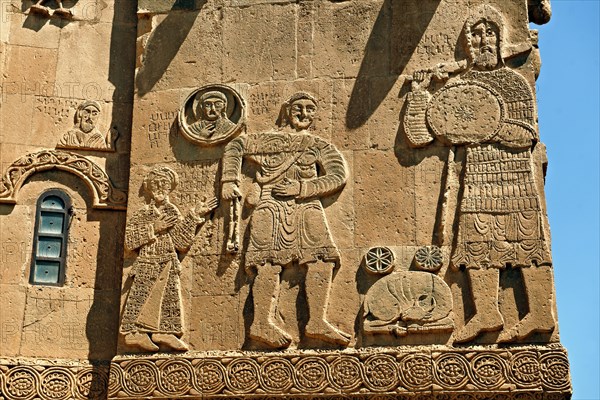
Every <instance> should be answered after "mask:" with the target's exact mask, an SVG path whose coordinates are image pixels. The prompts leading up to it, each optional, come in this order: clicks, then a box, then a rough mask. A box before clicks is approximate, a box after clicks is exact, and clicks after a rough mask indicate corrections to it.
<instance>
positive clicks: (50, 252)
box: [37, 236, 62, 258]
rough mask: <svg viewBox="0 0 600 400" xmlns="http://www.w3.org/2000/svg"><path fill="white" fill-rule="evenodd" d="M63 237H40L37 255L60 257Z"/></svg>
mask: <svg viewBox="0 0 600 400" xmlns="http://www.w3.org/2000/svg"><path fill="white" fill-rule="evenodd" d="M61 249H62V239H61V238H54V237H43V236H42V237H39V238H38V247H37V255H38V257H56V258H58V257H60V250H61Z"/></svg>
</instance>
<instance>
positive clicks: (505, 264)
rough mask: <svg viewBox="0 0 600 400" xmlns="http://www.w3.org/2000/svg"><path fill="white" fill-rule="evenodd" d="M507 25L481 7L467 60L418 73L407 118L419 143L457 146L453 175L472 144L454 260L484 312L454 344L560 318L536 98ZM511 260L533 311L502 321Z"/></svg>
mask: <svg viewBox="0 0 600 400" xmlns="http://www.w3.org/2000/svg"><path fill="white" fill-rule="evenodd" d="M504 25H505V24H504V18H503V16H502V15H501V14H500V13H499V12H498V11H497V10H495V9H494V8H492V7H490V6H487V5H486V6H480V7H479V8H477V9H476V10H474V11H473V13H472V15H471V17H470V18H469V19H468V20H467V22H466V24H465V28H464V33H465V39H466V40H465V41H466V48H467V54H468V55H469V59H468V60H467V61H466V62H458V63H450V64H447V65H444V64H441V65H437V66H436V67H434V68H433V69H432V70H428V71H419V72H417V73H415V74H414V76H413V81H412V92H411V93H410V94H409V96H408V106H407V112H406V115H405V119H404V124H405V131H406V133H407V137H408V139H409V141H410V143H411V144H412V145H413V146H415V147H420V146H424V145H427V144H429V143H431V142H432V141H434V140H439V141H440V142H441V143H443V144H445V145H446V146H448V147H449V157H448V164H449V165H448V178H447V179H453V172H452V171H453V170H454V167H453V166H454V163H455V161H454V155H455V153H456V152H457V151H458V150H460V151H464V152H466V156H465V162H464V165H462V169H463V173H462V176H461V181H460V190H459V192H461V197H460V199H459V206H458V207H459V209H458V217H457V218H458V231H457V234H456V237H455V238H454V244H453V249H452V255H451V260H450V267H451V268H453V269H454V270H457V271H458V270H459V269H460V270H461V271H462V270H463V269H464V273H465V274H467V276H468V280H469V282H470V290H471V294H472V297H473V302H474V305H475V309H476V313H475V315H474V316H473V317H472V318H471V319H470V320H469V321H468V322H467V324H466V325H465V326H464V327H462V328H461V329H460V330H458V331H457V332H456V333H455V336H454V341H455V342H456V343H463V342H469V341H471V340H473V339H475V338H476V337H477V336H478V335H479V334H480V333H483V332H489V331H500V330H502V332H501V334H500V336H499V337H498V341H499V342H512V341H515V340H518V339H523V338H525V337H527V336H529V335H530V334H531V333H533V332H551V331H552V330H553V329H554V326H555V322H554V317H553V315H552V302H553V290H552V283H551V282H552V279H551V277H552V268H551V265H552V261H551V258H550V253H549V246H548V244H549V241H548V237H547V232H546V231H545V229H544V223H543V213H542V209H541V201H540V197H539V194H538V189H537V185H536V182H535V179H534V171H533V158H532V149H533V148H534V146H535V145H536V142H537V140H538V135H537V128H536V122H535V115H536V112H535V101H534V96H533V92H532V89H531V87H530V86H529V84H528V83H527V81H526V80H525V79H524V78H523V77H522V76H521V75H520V74H519V73H518V72H516V71H514V70H512V69H510V68H508V67H507V66H506V65H505V62H504V60H503V58H502V57H501V54H502V48H503V45H504V44H505V43H504V42H505V32H504V29H505V28H504ZM436 86H437V87H440V86H441V88H440V89H438V90H437V91H434V93H433V95H431V94H430V92H431V91H432V90H433V89H431V88H432V87H436ZM451 189H452V185H449V186H447V189H446V190H447V192H446V194H445V198H447V197H448V196H449V195H450V193H448V190H451ZM453 195H455V196H456V195H457V194H456V193H454V194H453ZM504 268H519V269H520V270H521V273H522V277H523V282H524V286H525V288H526V291H527V298H528V303H529V313H528V314H527V315H526V316H525V317H524V318H523V319H522V320H521V321H520V322H519V323H517V324H516V325H515V326H504V321H503V316H502V314H501V313H500V311H499V308H498V290H499V286H498V285H499V273H500V272H499V271H500V270H502V269H504Z"/></svg>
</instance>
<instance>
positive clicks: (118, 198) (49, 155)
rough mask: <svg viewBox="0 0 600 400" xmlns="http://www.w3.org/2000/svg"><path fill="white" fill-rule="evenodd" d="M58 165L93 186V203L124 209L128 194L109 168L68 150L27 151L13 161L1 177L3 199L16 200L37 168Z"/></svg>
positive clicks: (10, 201)
mask: <svg viewBox="0 0 600 400" xmlns="http://www.w3.org/2000/svg"><path fill="white" fill-rule="evenodd" d="M51 169H58V170H62V171H66V172H69V173H72V174H74V175H76V176H78V177H80V178H81V179H83V180H84V181H85V183H86V184H87V185H88V186H89V187H90V189H92V193H93V207H95V208H113V209H124V208H125V206H126V203H127V194H126V193H125V192H124V191H121V190H119V189H117V188H115V187H114V186H113V184H112V183H111V181H110V179H109V177H108V175H106V172H104V170H103V169H102V168H101V167H100V166H99V165H97V164H96V163H94V162H93V161H91V160H89V159H87V158H85V157H82V156H80V155H79V154H75V153H71V152H69V151H64V150H43V151H39V152H37V153H31V154H27V155H26V156H23V157H21V158H19V159H18V160H17V161H15V162H14V163H12V165H10V166H9V167H8V168H7V170H6V172H5V174H4V176H3V177H2V179H1V180H0V203H15V202H16V201H17V194H18V192H19V190H20V189H21V186H22V185H23V184H24V183H25V181H26V180H27V178H29V177H30V176H31V175H33V174H35V173H36V172H41V171H47V170H51Z"/></svg>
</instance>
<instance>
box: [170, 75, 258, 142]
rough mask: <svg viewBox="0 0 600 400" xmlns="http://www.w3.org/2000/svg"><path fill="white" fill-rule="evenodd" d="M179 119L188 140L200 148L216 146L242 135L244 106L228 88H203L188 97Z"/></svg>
mask: <svg viewBox="0 0 600 400" xmlns="http://www.w3.org/2000/svg"><path fill="white" fill-rule="evenodd" d="M177 118H178V121H179V127H180V130H181V133H182V134H183V136H184V137H185V138H186V139H188V140H190V141H191V142H193V143H195V144H199V145H201V146H215V145H218V144H221V143H223V142H226V141H228V140H230V139H232V138H233V137H235V136H236V135H237V134H239V133H240V132H241V130H242V129H243V127H244V123H245V118H246V110H245V103H244V100H243V99H242V97H241V96H240V95H239V94H238V93H237V92H236V91H235V90H233V89H232V88H230V87H229V86H225V85H209V86H204V87H202V88H200V89H197V90H195V91H193V92H192V93H191V94H190V95H189V96H188V97H187V99H186V100H185V101H184V103H183V106H182V107H181V109H180V110H179V114H178V116H177Z"/></svg>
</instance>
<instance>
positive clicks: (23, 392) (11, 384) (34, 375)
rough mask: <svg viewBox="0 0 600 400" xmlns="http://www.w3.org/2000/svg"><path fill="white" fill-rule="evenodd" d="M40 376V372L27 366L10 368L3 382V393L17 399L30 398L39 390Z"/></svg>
mask: <svg viewBox="0 0 600 400" xmlns="http://www.w3.org/2000/svg"><path fill="white" fill-rule="evenodd" d="M39 382H40V376H39V374H38V372H37V371H36V370H35V369H33V368H31V367H27V366H18V367H14V368H12V369H10V371H8V373H7V374H6V376H5V379H4V381H3V382H2V383H3V385H2V393H4V394H6V396H7V397H8V398H11V399H15V400H28V399H31V398H33V397H34V396H35V395H36V393H37V392H38V387H39Z"/></svg>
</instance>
